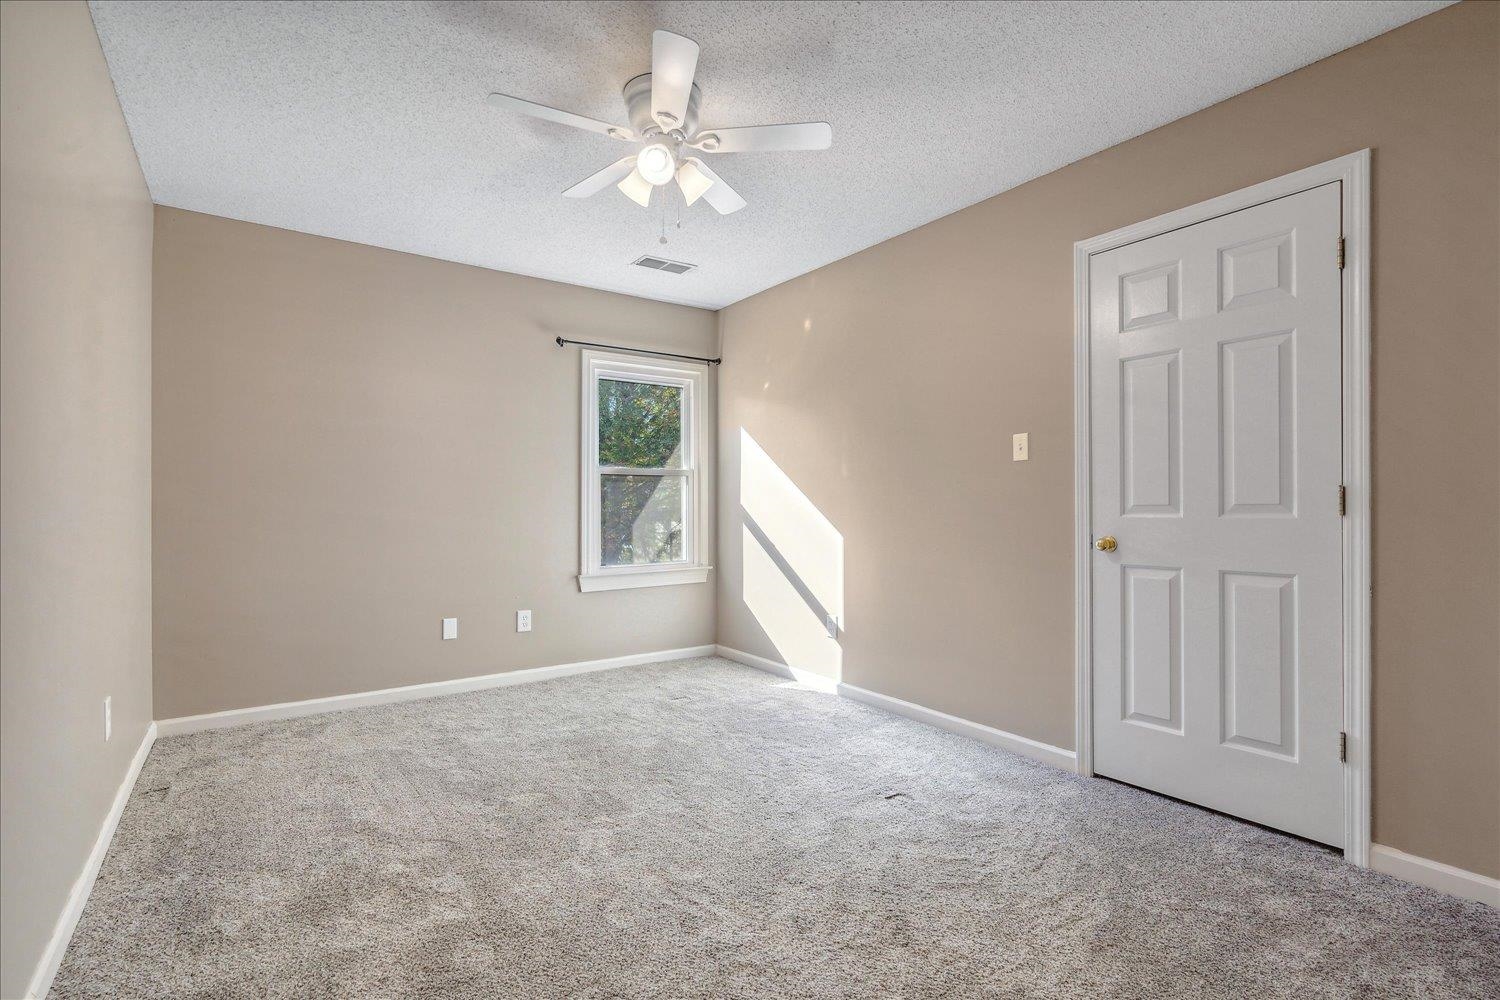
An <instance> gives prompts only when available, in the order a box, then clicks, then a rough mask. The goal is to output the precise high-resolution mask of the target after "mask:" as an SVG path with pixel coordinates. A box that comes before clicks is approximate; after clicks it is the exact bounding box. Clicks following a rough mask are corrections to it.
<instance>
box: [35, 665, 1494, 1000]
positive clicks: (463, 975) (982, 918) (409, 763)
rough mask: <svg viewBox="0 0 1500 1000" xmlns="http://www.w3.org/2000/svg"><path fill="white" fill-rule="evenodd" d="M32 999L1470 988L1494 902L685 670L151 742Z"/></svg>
mask: <svg viewBox="0 0 1500 1000" xmlns="http://www.w3.org/2000/svg"><path fill="white" fill-rule="evenodd" d="M50 995H51V996H52V997H55V998H59V1000H63V998H71V997H115V998H119V997H216V998H217V997H289V998H290V997H298V998H305V997H463V998H469V997H473V998H480V997H484V998H492V997H517V998H541V997H548V998H550V997H587V998H606V997H745V998H749V997H806V998H826V997H849V998H853V997H874V996H894V997H932V998H937V997H981V996H982V997H1017V998H1019V997H1029V998H1051V997H1139V998H1159V997H1183V998H1186V997H1193V998H1206V997H1226V998H1227V997H1297V998H1312V997H1340V998H1342V997H1432V998H1437V997H1443V998H1448V997H1495V996H1497V995H1500V911H1496V910H1494V909H1491V908H1489V907H1486V906H1484V905H1482V904H1479V903H1469V902H1463V901H1460V900H1456V899H1452V898H1449V897H1447V896H1443V895H1440V894H1438V893H1436V892H1432V891H1429V890H1426V889H1422V888H1419V887H1416V886H1412V885H1408V884H1406V883H1404V882H1401V881H1398V880H1396V879H1393V878H1389V877H1387V876H1384V875H1380V874H1377V873H1375V872H1371V871H1363V870H1358V869H1355V868H1353V867H1350V866H1349V865H1346V864H1344V862H1343V861H1342V860H1341V858H1340V857H1339V856H1337V855H1336V854H1334V853H1332V852H1330V851H1327V850H1324V849H1322V848H1319V847H1316V846H1313V845H1311V844H1307V843H1305V842H1302V841H1299V840H1296V839H1293V838H1290V837H1285V836H1281V835H1279V834H1276V833H1271V832H1268V831H1266V830H1264V829H1261V828H1258V827H1254V826H1249V825H1246V824H1244V823H1239V822H1236V821H1234V820H1231V819H1227V818H1225V817H1223V816H1220V815H1216V814H1214V813H1210V812H1206V811H1203V810H1200V809H1196V808H1193V807H1191V806H1187V805H1183V804H1181V803H1177V802H1173V801H1170V800H1167V799H1163V798H1159V797H1157V796H1153V795H1150V794H1147V793H1145V792H1141V791H1137V790H1135V789H1132V788H1128V787H1125V786H1122V785H1117V784H1114V783H1111V782H1108V781H1102V780H1087V779H1081V778H1078V777H1076V776H1073V775H1070V774H1065V773H1063V772H1060V771H1057V770H1055V769H1051V768H1048V767H1046V766H1044V765H1041V764H1037V763H1034V762H1032V761H1030V760H1026V759H1024V758H1021V757H1017V756H1014V755H1012V754H1009V753H1006V752H1004V751H1001V750H996V749H994V748H991V747H988V746H985V745H982V744H980V743H976V742H973V741H970V740H967V739H963V738H961V737H957V736H953V735H950V734H947V733H944V732H940V731H938V730H935V729H931V728H928V727H926V726H922V725H920V724H917V723H914V722H910V721H908V720H905V719H901V718H897V717H894V716H891V715H887V714H884V713H882V712H879V711H876V710H874V709H870V708H866V707H864V706H862V705H859V704H856V703H854V702H851V701H848V700H845V699H841V698H838V697H836V696H834V695H830V694H823V693H818V692H813V691H809V690H806V689H803V688H801V687H799V686H797V685H795V684H792V683H790V682H785V681H780V680H778V679H777V678H775V677H772V676H770V675H768V674H763V673H759V672H757V671H754V670H751V669H749V668H746V667H741V666H738V665H734V664H730V663H728V662H727V661H724V660H717V659H705V660H691V661H684V662H679V663H670V664H657V665H650V666H641V667H630V668H624V669H620V670H611V671H607V672H603V673H597V674H589V675H584V676H577V677H571V678H566V679H561V680H555V681H549V682H544V683H539V684H531V685H526V686H519V687H511V688H502V689H498V690H492V691H484V692H476V693H471V694H463V695H455V696H452V697H446V698H438V699H432V700H428V701H421V702H408V703H405V704H398V705H384V706H378V707H371V708H363V709H357V710H353V711H348V712H340V713H335V714H329V715H323V716H316V717H311V718H305V719H297V720H292V721H285V722H271V723H261V724H257V725H252V726H247V727H244V728H240V729H230V730H219V731H216V732H207V733H199V734H194V735H191V736H182V737H176V738H171V739H164V740H161V741H159V742H158V743H157V744H156V746H155V748H154V749H153V750H152V752H151V755H150V757H149V758H148V759H147V761H146V764H145V768H144V769H143V771H142V772H141V775H140V779H139V781H138V782H137V784H136V787H135V793H134V794H133V795H132V796H131V799H130V802H129V804H128V805H127V807H126V809H125V813H124V816H123V817H122V819H121V822H120V826H119V830H118V832H117V833H116V834H115V839H114V844H113V846H112V847H111V849H110V852H109V856H108V858H107V859H106V860H105V863H104V867H103V870H102V872H101V873H100V876H99V880H98V882H97V883H96V884H95V886H94V890H93V895H92V897H91V898H90V900H89V903H88V906H87V908H86V910H85V911H84V914H83V917H82V920H81V922H80V923H79V926H78V930H77V932H76V934H75V936H74V938H73V941H72V944H71V946H70V947H69V949H68V952H67V955H66V956H65V959H64V961H63V964H62V968H61V970H60V971H59V974H58V976H57V979H56V981H55V983H54V986H53V990H52V993H51V994H50Z"/></svg>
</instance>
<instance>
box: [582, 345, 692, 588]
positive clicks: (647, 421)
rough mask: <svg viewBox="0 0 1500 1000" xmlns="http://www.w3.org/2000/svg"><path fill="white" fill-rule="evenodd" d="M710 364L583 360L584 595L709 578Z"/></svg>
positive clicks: (592, 354)
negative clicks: (705, 428)
mask: <svg viewBox="0 0 1500 1000" xmlns="http://www.w3.org/2000/svg"><path fill="white" fill-rule="evenodd" d="M705 384H706V379H705V373H704V370H703V368H702V367H701V366H699V365H692V364H676V363H673V362H670V361H654V360H649V359H648V360H644V361H637V360H634V359H627V358H624V357H622V356H620V355H617V354H610V353H607V352H602V351H584V352H583V387H582V394H583V475H582V483H583V497H582V504H581V506H580V509H581V510H582V512H583V530H582V531H581V533H580V535H581V541H582V546H583V558H582V565H581V567H580V570H579V575H578V586H579V589H581V590H585V591H589V590H618V589H620V588H623V587H658V586H663V585H666V584H674V583H702V582H703V581H704V580H706V579H707V578H708V566H707V565H706V563H707V560H706V559H705V558H704V552H703V530H702V528H703V516H704V513H705V512H704V501H705V495H704V490H705V484H704V482H703V475H704V470H703V469H702V468H701V442H702V437H703V435H702V423H703V412H702V408H703V405H704V399H705V391H704V390H705Z"/></svg>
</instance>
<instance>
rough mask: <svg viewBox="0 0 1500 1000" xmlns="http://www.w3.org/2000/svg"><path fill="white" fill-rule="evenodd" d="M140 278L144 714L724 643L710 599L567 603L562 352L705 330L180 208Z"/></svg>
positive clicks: (570, 377)
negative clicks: (143, 307)
mask: <svg viewBox="0 0 1500 1000" xmlns="http://www.w3.org/2000/svg"><path fill="white" fill-rule="evenodd" d="M155 278H156V300H155V305H156V341H155V347H156V360H155V389H156V394H155V407H156V422H155V427H156V441H155V449H156V450H155V455H156V462H155V491H156V492H155V525H156V609H155V621H156V630H155V635H156V676H155V680H156V717H157V718H158V719H166V718H172V717H175V716H181V715H190V714H197V713H201V712H214V711H219V710H222V709H230V708H241V707H246V706H253V705H264V704H267V703H271V702H280V701H293V700H299V699H303V698H317V697H322V696H325V695H336V694H345V693H349V692H355V691H368V690H372V689H376V688H385V687H393V686H397V685H403V684H416V683H421V682H426V681H437V680H446V679H451V678H456V677H468V676H474V675H478V674H489V673H495V672H498V671H503V670H511V669H515V668H520V667H535V666H544V665H548V664H554V663H567V662H572V661H576V660H587V659H594V658H599V657H609V656H619V655H624V654H628V653H636V652H648V651H656V650H663V649H672V648H679V647H684V646H691V645H697V644H702V643H710V642H712V641H713V602H714V591H713V585H712V583H711V582H710V583H706V584H697V585H687V586H676V587H655V588H650V589H645V590H628V591H616V592H609V593H592V594H581V593H579V592H578V585H577V581H576V576H577V573H578V528H579V524H578V447H579V429H578V424H579V403H578V385H579V358H578V351H577V350H576V349H573V348H569V349H567V350H561V349H559V348H558V347H557V346H556V345H555V344H554V343H553V338H554V337H556V336H558V335H559V334H561V335H564V336H568V337H573V338H577V339H581V340H593V341H602V342H605V343H620V344H633V345H638V346H651V347H656V348H659V349H663V350H669V351H678V352H683V353H689V354H703V353H705V352H708V351H710V350H712V349H713V348H714V346H715V344H716V330H715V320H714V314H713V313H711V312H707V311H704V310H701V309H690V308H687V307H684V306H671V305H664V304H662V303H658V302H648V301H645V300H643V299H635V298H630V297H627V296H623V295H615V294H612V293H608V292H599V291H592V290H588V289H583V288H577V287H574V286H571V285H561V284H556V283H554V282H549V281H542V280H540V279H537V278H527V277H521V276H518V275H512V274H503V273H499V272H496V271H487V270H483V269H481V268H475V267H466V266H463V265H460V264H451V263H446V262H442V261H437V260H432V259H428V258H425V257H415V256H410V255H407V254H401V253H394V252H392V251H389V250H378V249H375V248H372V247H366V246H359V245H355V244H352V243H343V242H339V241H337V240H329V239H322V238H319V237H313V236H305V235H302V234H298V233H292V232H288V231H285V230H280V229H271V228H268V227H264V226H256V225H251V224H249V223H244V222H233V221H230V220H227V219H220V218H215V217H213V216H207V215H197V214H194V213H190V212H183V211H178V210H175V209H169V208H158V209H157V213H156V271H155ZM709 405H710V406H712V405H713V403H712V400H710V401H709ZM711 444H712V442H710V445H711ZM707 458H708V461H709V462H710V463H712V461H713V454H712V450H711V448H710V451H709V454H708V456H707ZM709 467H710V468H711V467H712V464H710V466H709ZM519 608H529V609H531V610H532V612H533V616H534V621H535V625H534V631H532V632H531V633H529V634H524V635H521V634H517V633H516V629H515V612H516V610H517V609H519ZM445 616H457V618H458V619H459V638H458V639H457V640H456V641H450V642H444V641H442V640H441V639H440V638H439V635H440V621H441V619H442V618H444V617H445Z"/></svg>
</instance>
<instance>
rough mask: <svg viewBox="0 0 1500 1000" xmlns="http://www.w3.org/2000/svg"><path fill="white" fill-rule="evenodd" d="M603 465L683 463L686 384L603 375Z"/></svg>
mask: <svg viewBox="0 0 1500 1000" xmlns="http://www.w3.org/2000/svg"><path fill="white" fill-rule="evenodd" d="M599 464H600V465H623V466H628V467H629V468H632V469H680V468H682V387H681V386H678V385H656V384H654V383H651V382H626V381H622V380H619V379H612V378H601V379H600V380H599Z"/></svg>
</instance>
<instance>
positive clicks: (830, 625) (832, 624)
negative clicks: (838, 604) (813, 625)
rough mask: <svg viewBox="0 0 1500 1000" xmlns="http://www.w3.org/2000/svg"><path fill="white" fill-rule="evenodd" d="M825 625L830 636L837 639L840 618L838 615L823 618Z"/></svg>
mask: <svg viewBox="0 0 1500 1000" xmlns="http://www.w3.org/2000/svg"><path fill="white" fill-rule="evenodd" d="M823 625H824V627H825V628H827V629H828V638H830V639H837V638H838V637H839V620H838V616H837V615H828V616H827V617H826V618H825V619H824V620H823Z"/></svg>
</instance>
